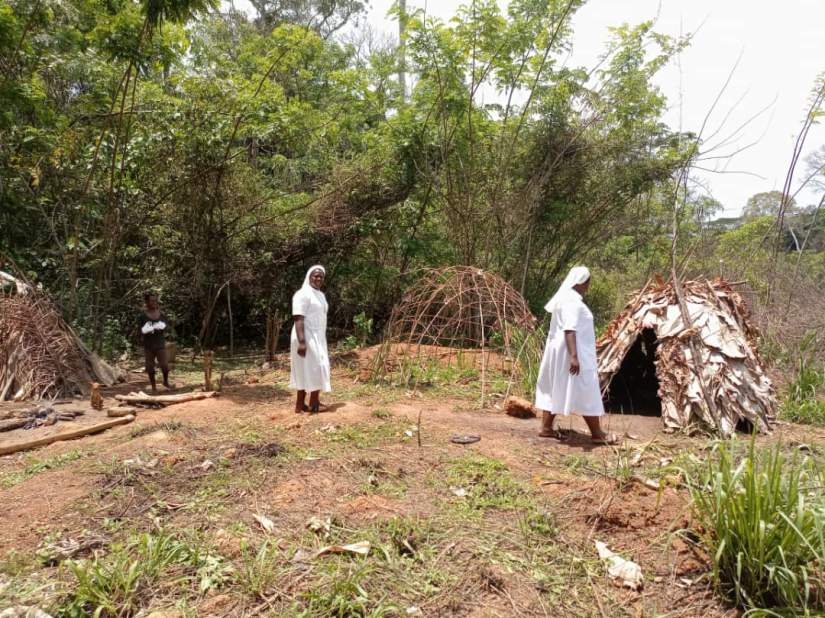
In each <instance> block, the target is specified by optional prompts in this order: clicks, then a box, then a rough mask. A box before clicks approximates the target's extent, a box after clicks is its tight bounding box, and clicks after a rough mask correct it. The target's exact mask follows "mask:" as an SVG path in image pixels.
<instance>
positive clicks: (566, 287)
mask: <svg viewBox="0 0 825 618" xmlns="http://www.w3.org/2000/svg"><path fill="white" fill-rule="evenodd" d="M588 279H590V271H589V270H587V267H586V266H574V267H573V268H571V269H570V272H569V273H567V276H566V277H565V278H564V281H562V284H561V285H560V286H559V289H558V290H556V293H555V294H553V298H551V299H550V300H549V301H547V304H546V305H544V310H545V311H546V312H547V313H553V312H554V311H556V309H558V307H559V304H560V303H561V302H562V301H564V300H566V299H567V298H568V297H569V295H570V292H571V290H573V286H574V285H579V284H581V283H584V282H585V281H587V280H588Z"/></svg>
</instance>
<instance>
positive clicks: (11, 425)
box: [0, 418, 31, 431]
mask: <svg viewBox="0 0 825 618" xmlns="http://www.w3.org/2000/svg"><path fill="white" fill-rule="evenodd" d="M30 420H31V419H29V418H13V419H10V420H7V421H0V431H11V430H12V429H20V428H21V427H24V426H25V425H26V423H28V422H29V421H30Z"/></svg>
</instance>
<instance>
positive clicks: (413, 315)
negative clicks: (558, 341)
mask: <svg viewBox="0 0 825 618" xmlns="http://www.w3.org/2000/svg"><path fill="white" fill-rule="evenodd" d="M534 324H535V317H533V314H532V313H531V312H530V309H529V308H528V306H527V302H526V301H525V300H524V298H523V297H522V296H521V294H519V293H518V292H517V291H516V290H515V289H514V288H513V287H512V286H511V285H510V284H509V283H507V282H506V281H505V280H504V279H502V278H501V277H499V276H497V275H494V274H492V273H489V272H485V271H483V270H481V269H479V268H475V267H471V266H452V267H449V268H440V269H427V270H424V271H423V273H422V276H421V278H420V279H419V280H418V281H417V282H416V283H415V284H414V285H413V286H412V287H410V289H409V290H407V292H406V294H405V295H404V297H403V298H402V299H401V302H399V303H398V304H397V305H396V306H395V308H394V309H393V312H392V315H391V317H390V321H389V323H388V325H387V330H386V337H385V341H384V353H382V354H381V359H380V364H381V369H382V370H383V369H386V364H387V362H388V361H394V360H396V359H404V360H407V361H412V362H419V363H420V362H425V361H426V362H429V361H433V360H436V361H438V362H439V363H442V364H446V365H452V364H453V363H455V364H456V365H458V366H462V367H467V366H469V367H475V368H478V369H480V370H481V371H482V392H483V388H484V375H483V374H484V373H485V371H486V369H487V368H489V367H491V366H496V368H502V369H503V368H504V365H506V364H508V363H511V362H512V358H513V356H514V355H515V353H516V352H517V350H514V349H513V347H514V345H515V343H516V339H517V338H518V336H517V334H516V333H524V332H531V331H532V330H533V328H534ZM514 336H515V337H514Z"/></svg>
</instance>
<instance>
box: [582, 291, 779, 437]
mask: <svg viewBox="0 0 825 618" xmlns="http://www.w3.org/2000/svg"><path fill="white" fill-rule="evenodd" d="M685 317H686V318H687V319H685ZM757 338H758V333H757V332H756V330H755V328H754V327H753V326H752V325H751V323H750V321H749V314H748V310H747V307H746V306H745V303H744V301H743V300H742V298H741V297H740V296H739V294H737V293H736V292H735V291H734V290H733V288H732V287H731V286H730V285H729V284H728V283H726V282H725V281H723V280H720V279H717V280H715V281H712V282H711V281H688V282H685V283H683V284H682V286H681V293H680V294H677V289H676V288H675V287H674V285H673V284H672V283H670V282H668V283H665V282H664V281H662V280H658V281H656V282H651V283H649V284H648V285H647V286H646V287H645V288H644V289H643V290H641V291H640V292H638V293H637V294H635V295H634V297H633V300H631V301H630V303H628V305H627V306H626V307H625V309H624V310H623V311H622V312H621V313H620V314H619V315H618V317H616V319H614V320H613V321H612V322H611V323H610V325H609V326H608V328H607V330H606V332H605V333H604V334H603V335H602V337H601V338H600V339H599V341H598V343H597V352H598V358H599V378H600V381H601V385H602V391H603V393H604V395H605V400H606V402H607V406H608V409H610V410H611V411H614V412H615V411H624V412H628V413H636V414H638V413H643V414H645V413H646V414H661V417H662V421H663V422H664V425H665V427H666V428H669V429H674V430H675V429H680V430H685V431H691V430H708V431H712V432H715V433H719V434H721V435H724V436H728V435H730V434H731V433H732V432H733V431H734V430H735V429H736V428H737V427H740V428H744V429H750V428H756V429H757V430H759V431H768V430H769V429H770V422H771V420H772V419H773V418H774V415H775V412H776V405H777V403H776V397H775V393H774V389H773V387H772V385H771V382H770V380H769V379H768V376H767V374H766V372H765V368H764V365H763V362H762V359H761V357H760V355H759V352H758V350H757Z"/></svg>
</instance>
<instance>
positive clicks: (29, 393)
mask: <svg viewBox="0 0 825 618" xmlns="http://www.w3.org/2000/svg"><path fill="white" fill-rule="evenodd" d="M4 275H5V277H9V275H7V274H5V273H4ZM118 379H119V374H118V372H117V371H116V370H114V369H113V368H111V367H109V366H108V365H106V363H104V362H103V361H102V360H101V359H100V358H98V357H97V356H96V355H95V354H93V353H91V352H89V351H88V350H87V349H86V348H85V346H84V345H83V343H82V342H81V341H80V340H79V339H78V337H77V336H76V335H75V334H74V332H73V331H72V330H71V328H70V327H69V326H68V324H66V322H65V321H64V320H63V318H62V317H61V316H60V313H58V311H57V309H56V308H55V307H54V305H53V304H52V303H51V301H50V300H49V299H48V297H46V296H45V295H44V294H43V293H41V292H39V291H37V290H34V289H33V288H31V287H29V286H26V287H21V286H17V289H16V291H15V292H12V293H8V292H3V291H0V401H4V400H6V399H12V400H14V401H22V400H25V399H55V398H58V397H70V396H72V395H75V394H78V393H87V392H88V390H89V384H90V382H92V381H95V382H100V383H102V384H107V385H111V384H112V383H114V382H116V381H117V380H118Z"/></svg>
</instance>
